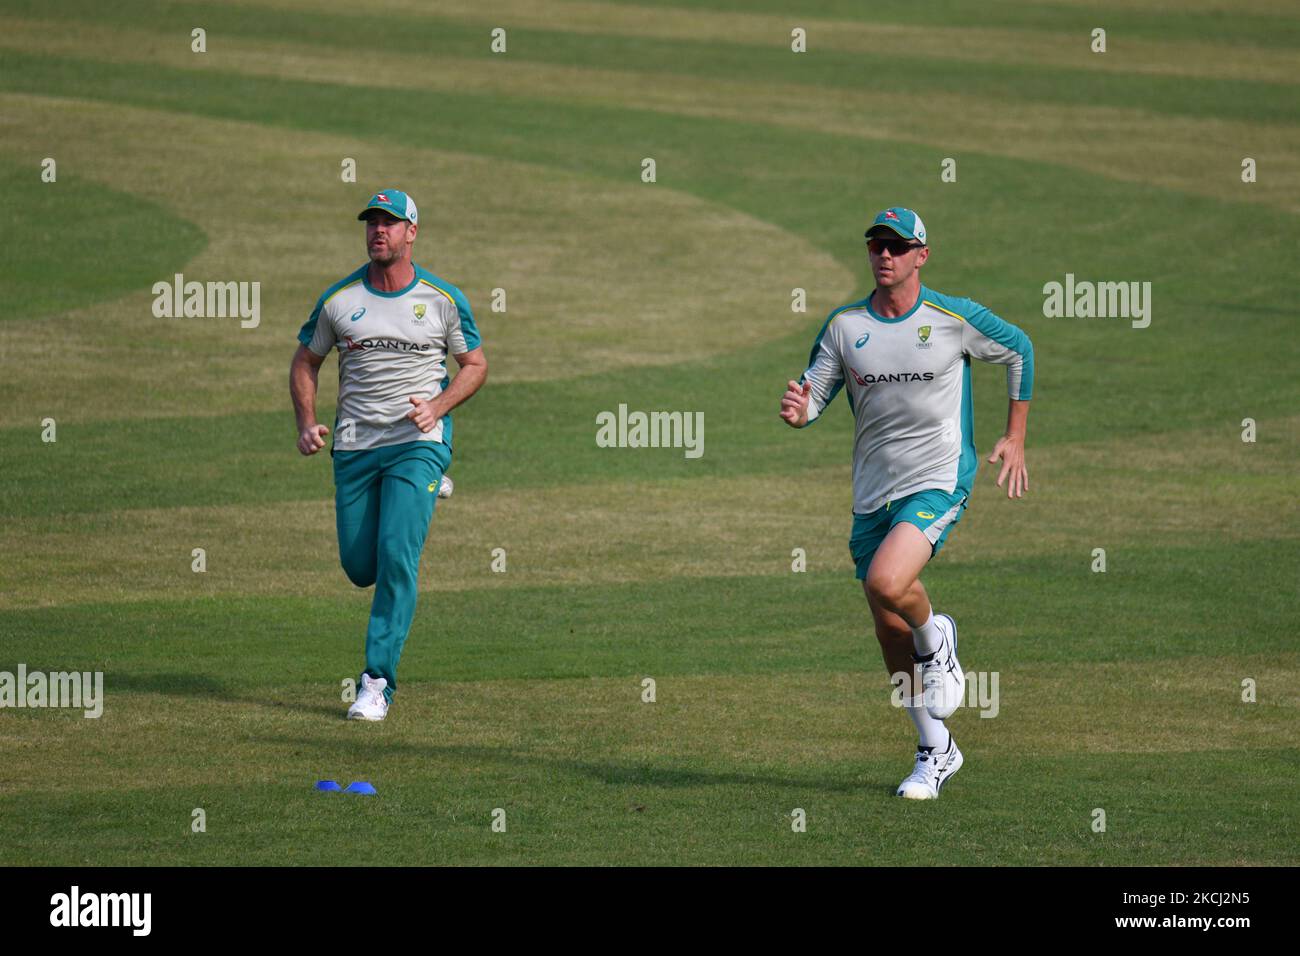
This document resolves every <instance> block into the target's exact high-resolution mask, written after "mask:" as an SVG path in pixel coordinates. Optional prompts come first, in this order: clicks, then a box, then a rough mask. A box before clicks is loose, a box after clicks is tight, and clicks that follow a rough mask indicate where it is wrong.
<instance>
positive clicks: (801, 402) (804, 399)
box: [781, 381, 812, 428]
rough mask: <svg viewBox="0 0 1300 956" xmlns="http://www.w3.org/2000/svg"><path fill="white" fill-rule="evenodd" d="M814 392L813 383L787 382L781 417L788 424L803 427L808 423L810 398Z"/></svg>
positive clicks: (782, 398) (782, 400)
mask: <svg viewBox="0 0 1300 956" xmlns="http://www.w3.org/2000/svg"><path fill="white" fill-rule="evenodd" d="M811 394H812V385H810V384H809V383H808V382H804V383H803V384H802V385H800V384H799V383H798V382H795V381H791V382H787V383H786V389H785V394H784V395H783V396H781V417H782V418H783V419H784V420H785V423H786V424H787V425H790V426H792V427H794V428H802V427H803V426H804V425H807V424H808V398H809V396H810V395H811Z"/></svg>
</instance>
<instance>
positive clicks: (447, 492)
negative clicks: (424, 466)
mask: <svg viewBox="0 0 1300 956" xmlns="http://www.w3.org/2000/svg"><path fill="white" fill-rule="evenodd" d="M455 490H456V486H455V485H453V484H452V483H451V479H450V478H448V477H447V476H446V475H443V476H442V481H440V482H438V497H439V498H450V497H451V493H452V492H453V491H455Z"/></svg>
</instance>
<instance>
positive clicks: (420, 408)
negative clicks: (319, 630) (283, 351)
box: [289, 189, 487, 720]
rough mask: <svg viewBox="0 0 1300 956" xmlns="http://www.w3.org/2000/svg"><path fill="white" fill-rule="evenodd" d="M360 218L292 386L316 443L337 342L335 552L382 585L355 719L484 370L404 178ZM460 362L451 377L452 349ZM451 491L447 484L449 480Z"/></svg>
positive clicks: (392, 658)
mask: <svg viewBox="0 0 1300 956" xmlns="http://www.w3.org/2000/svg"><path fill="white" fill-rule="evenodd" d="M357 218H358V219H361V220H364V221H365V224H366V248H367V251H368V252H369V254H370V261H369V263H367V264H366V265H364V266H362V267H361V268H360V269H358V270H357V271H356V272H354V273H352V274H351V275H350V276H348V277H347V278H345V279H342V280H341V281H339V282H336V283H334V285H332V286H330V288H328V289H327V290H325V294H324V295H322V296H321V297H320V300H319V301H318V302H317V303H316V308H315V309H314V310H313V311H312V313H311V317H310V318H309V319H308V320H307V322H306V323H305V324H304V325H303V327H302V330H301V331H300V332H299V333H298V341H299V343H300V344H299V346H298V351H297V353H296V354H295V355H294V357H293V364H292V365H291V366H290V370H289V388H290V392H291V394H292V396H293V406H294V411H295V412H296V414H297V416H298V450H299V451H300V452H302V453H303V454H304V455H314V454H316V452H318V451H320V450H321V449H322V448H324V447H325V437H324V436H325V435H327V434H329V433H330V429H329V428H326V427H325V426H324V425H321V424H319V423H318V422H317V421H316V381H317V374H318V372H319V370H320V366H321V363H322V362H324V361H325V357H326V356H327V355H328V354H329V353H330V350H331V349H334V348H337V349H338V353H339V401H338V413H337V415H336V417H335V419H334V430H333V433H334V445H333V448H332V449H331V450H330V454H331V455H332V456H333V458H334V487H335V494H334V509H335V518H336V524H337V527H338V536H339V560H340V562H341V563H342V564H343V570H344V572H345V573H346V574H347V576H348V578H349V580H351V581H352V583H353V584H355V585H356V586H357V587H361V588H366V587H370V586H371V585H372V584H373V585H374V586H375V596H374V599H373V600H372V602H371V605H370V621H369V624H368V626H367V628H366V667H365V670H364V671H363V672H362V674H361V691H360V693H358V694H357V699H356V701H355V702H354V703H353V704H352V706H351V707H350V708H348V717H349V718H352V719H356V720H383V719H384V717H385V716H387V714H388V707H389V704H390V703H391V702H392V699H393V692H394V691H396V690H397V662H398V660H399V659H400V658H401V656H402V646H403V645H404V644H405V643H406V636H407V634H408V633H409V632H410V629H411V621H412V620H413V619H414V617H415V602H416V594H417V586H418V583H419V573H420V554H421V552H422V551H423V550H424V539H425V536H426V535H427V534H428V531H429V522H430V521H431V520H432V519H433V508H434V505H435V503H436V502H437V500H438V495H439V491H440V490H442V489H444V488H445V487H447V485H446V482H449V481H450V479H446V482H445V481H444V475H445V473H446V471H447V468H448V467H449V466H450V465H451V414H450V412H451V410H452V409H453V408H455V407H456V406H457V405H459V404H461V402H463V401H465V400H466V399H467V398H469V397H470V396H471V395H473V394H474V393H475V392H476V391H478V389H479V387H480V386H481V385H482V384H483V381H484V379H486V378H487V359H486V358H484V356H483V349H482V347H481V346H480V344H479V334H478V328H477V327H476V326H475V325H474V316H473V313H471V311H470V307H469V302H468V300H467V299H466V298H465V296H464V294H463V293H462V292H461V291H460V290H459V289H457V288H456V287H455V286H454V285H452V284H451V283H450V282H445V281H443V280H442V279H439V278H438V277H437V276H436V275H434V274H433V273H431V272H429V271H427V270H425V269H422V268H421V267H420V266H418V265H415V264H414V263H413V262H412V261H411V247H412V245H413V244H414V243H415V237H416V233H417V231H418V229H419V212H418V210H417V209H416V206H415V202H414V201H413V200H412V199H411V197H410V196H408V195H406V194H405V193H403V192H401V191H399V190H396V189H387V190H384V191H383V192H380V193H376V194H375V195H374V196H373V197H371V200H370V202H369V203H367V204H366V208H365V209H363V210H361V214H360V215H359V216H357ZM448 354H451V355H452V356H453V357H454V358H455V359H456V364H457V365H458V366H459V368H460V370H459V371H458V372H457V373H456V377H455V379H452V380H450V381H449V380H448V378H447V366H446V361H447V355H448ZM444 493H445V491H444Z"/></svg>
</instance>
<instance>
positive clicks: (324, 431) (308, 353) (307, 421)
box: [289, 345, 330, 455]
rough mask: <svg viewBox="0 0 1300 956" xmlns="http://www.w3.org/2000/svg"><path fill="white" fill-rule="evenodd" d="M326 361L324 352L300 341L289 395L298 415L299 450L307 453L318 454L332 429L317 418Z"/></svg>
mask: <svg viewBox="0 0 1300 956" xmlns="http://www.w3.org/2000/svg"><path fill="white" fill-rule="evenodd" d="M324 361H325V358H324V357H323V356H320V355H317V354H316V353H315V352H313V351H312V350H311V349H309V348H307V346H305V345H299V346H298V351H297V352H295V353H294V355H293V362H292V363H290V365H289V395H290V396H291V397H292V398H293V412H294V415H295V416H297V419H298V450H299V451H300V452H302V453H303V454H304V455H314V454H316V452H318V451H320V450H321V449H322V448H324V447H325V436H326V435H328V434H329V431H330V430H329V429H328V428H326V427H325V426H324V425H321V424H318V423H317V421H316V381H317V377H318V375H319V372H320V367H321V363H322V362H324Z"/></svg>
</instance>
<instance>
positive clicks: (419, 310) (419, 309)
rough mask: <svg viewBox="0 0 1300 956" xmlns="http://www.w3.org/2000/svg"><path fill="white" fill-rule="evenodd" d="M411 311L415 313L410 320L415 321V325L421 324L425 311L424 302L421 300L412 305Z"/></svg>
mask: <svg viewBox="0 0 1300 956" xmlns="http://www.w3.org/2000/svg"><path fill="white" fill-rule="evenodd" d="M411 311H413V312H414V313H415V318H414V319H413V320H412V321H413V322H415V324H416V325H423V324H424V312H425V306H424V303H423V302H422V303H420V304H419V305H417V306H414V307H413V308H412V310H411Z"/></svg>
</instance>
